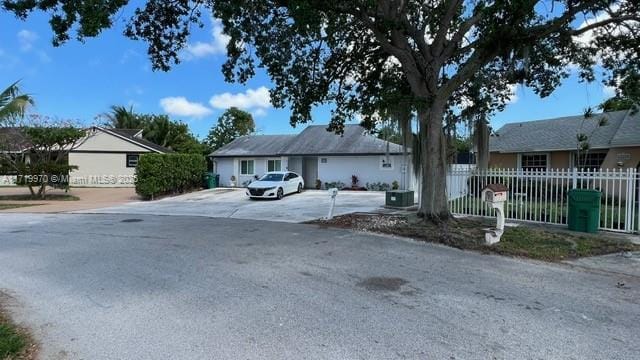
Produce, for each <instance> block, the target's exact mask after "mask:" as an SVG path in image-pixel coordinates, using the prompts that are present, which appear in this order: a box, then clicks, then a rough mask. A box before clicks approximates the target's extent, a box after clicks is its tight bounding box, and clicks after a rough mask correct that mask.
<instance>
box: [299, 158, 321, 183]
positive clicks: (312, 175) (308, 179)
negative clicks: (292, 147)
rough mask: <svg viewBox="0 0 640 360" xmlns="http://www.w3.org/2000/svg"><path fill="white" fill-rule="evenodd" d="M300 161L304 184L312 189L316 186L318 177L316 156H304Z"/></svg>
mask: <svg viewBox="0 0 640 360" xmlns="http://www.w3.org/2000/svg"><path fill="white" fill-rule="evenodd" d="M302 163H303V167H302V178H303V179H304V186H305V187H306V188H307V189H314V188H315V187H316V180H317V179H318V158H317V157H305V158H304V159H303V160H302Z"/></svg>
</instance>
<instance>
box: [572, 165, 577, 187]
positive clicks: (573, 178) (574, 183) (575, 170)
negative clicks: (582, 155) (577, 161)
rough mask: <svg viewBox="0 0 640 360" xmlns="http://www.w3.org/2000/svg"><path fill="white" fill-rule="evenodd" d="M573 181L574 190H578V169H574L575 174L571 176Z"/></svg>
mask: <svg viewBox="0 0 640 360" xmlns="http://www.w3.org/2000/svg"><path fill="white" fill-rule="evenodd" d="M571 175H572V176H571V179H572V180H573V187H572V189H577V188H578V168H575V167H574V168H573V173H572V174H571Z"/></svg>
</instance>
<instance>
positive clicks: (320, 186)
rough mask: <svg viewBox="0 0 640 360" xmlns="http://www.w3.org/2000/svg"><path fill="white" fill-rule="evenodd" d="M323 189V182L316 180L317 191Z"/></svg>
mask: <svg viewBox="0 0 640 360" xmlns="http://www.w3.org/2000/svg"><path fill="white" fill-rule="evenodd" d="M320 189H322V181H320V179H317V180H316V190H320Z"/></svg>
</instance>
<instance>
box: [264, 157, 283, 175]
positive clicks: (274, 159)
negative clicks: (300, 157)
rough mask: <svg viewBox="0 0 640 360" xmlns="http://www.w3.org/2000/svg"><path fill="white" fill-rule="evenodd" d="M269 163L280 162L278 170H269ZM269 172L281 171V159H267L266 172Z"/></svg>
mask: <svg viewBox="0 0 640 360" xmlns="http://www.w3.org/2000/svg"><path fill="white" fill-rule="evenodd" d="M269 161H279V162H280V168H279V169H277V170H275V169H274V170H269ZM270 171H282V159H267V172H270Z"/></svg>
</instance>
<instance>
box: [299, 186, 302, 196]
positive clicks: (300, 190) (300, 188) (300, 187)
mask: <svg viewBox="0 0 640 360" xmlns="http://www.w3.org/2000/svg"><path fill="white" fill-rule="evenodd" d="M301 192H302V184H298V194H300V193H301Z"/></svg>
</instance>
